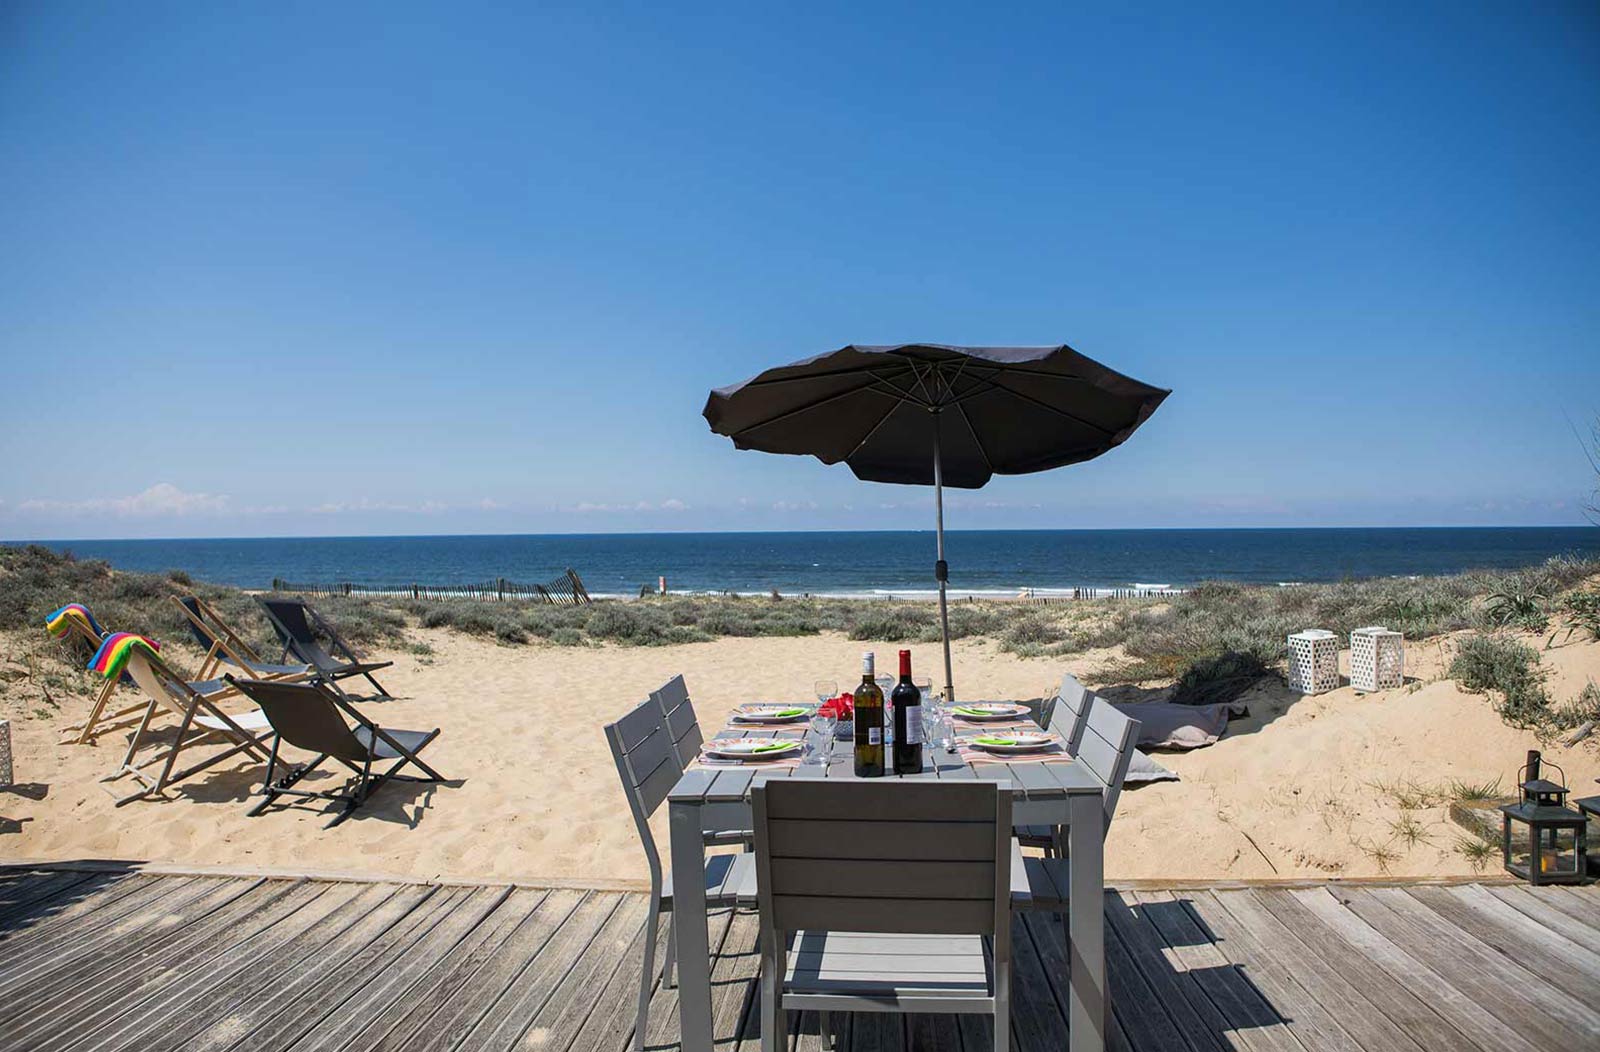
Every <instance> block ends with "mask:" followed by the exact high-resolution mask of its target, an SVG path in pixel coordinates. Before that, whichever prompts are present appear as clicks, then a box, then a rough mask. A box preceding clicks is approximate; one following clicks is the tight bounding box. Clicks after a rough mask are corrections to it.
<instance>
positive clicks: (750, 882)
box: [661, 853, 756, 909]
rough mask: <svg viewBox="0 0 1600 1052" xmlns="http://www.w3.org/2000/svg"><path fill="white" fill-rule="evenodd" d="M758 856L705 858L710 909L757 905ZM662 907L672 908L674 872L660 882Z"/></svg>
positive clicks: (743, 855) (669, 872)
mask: <svg viewBox="0 0 1600 1052" xmlns="http://www.w3.org/2000/svg"><path fill="white" fill-rule="evenodd" d="M755 904H756V857H755V856H754V855H751V854H747V853H740V854H737V855H712V856H710V857H709V858H707V859H706V905H707V906H754V905H755ZM661 908H662V909H671V908H672V871H671V870H668V871H667V872H666V874H665V875H664V876H663V879H662V883H661Z"/></svg>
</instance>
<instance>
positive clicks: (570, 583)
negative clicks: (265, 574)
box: [272, 567, 590, 606]
mask: <svg viewBox="0 0 1600 1052" xmlns="http://www.w3.org/2000/svg"><path fill="white" fill-rule="evenodd" d="M272 590H273V591H274V592H297V593H299V594H301V595H357V596H359V595H372V596H387V597H391V598H392V597H399V598H402V599H493V600H495V601H497V602H505V601H507V600H524V601H528V602H535V603H550V604H553V605H555V606H586V605H588V603H589V602H590V599H589V590H588V589H587V588H585V587H584V586H583V579H582V578H580V577H579V576H578V573H577V571H576V570H573V569H571V568H570V567H569V568H568V569H567V572H566V573H564V574H562V575H561V576H560V577H557V578H556V579H555V580H553V581H546V582H545V583H544V584H522V583H519V582H517V581H508V580H506V579H505V578H504V577H497V578H495V579H494V580H493V581H485V582H483V583H481V584H415V583H413V584H358V583H356V582H354V581H336V582H333V583H331V584H301V583H296V582H291V581H285V580H283V579H282V578H279V577H274V578H273V579H272Z"/></svg>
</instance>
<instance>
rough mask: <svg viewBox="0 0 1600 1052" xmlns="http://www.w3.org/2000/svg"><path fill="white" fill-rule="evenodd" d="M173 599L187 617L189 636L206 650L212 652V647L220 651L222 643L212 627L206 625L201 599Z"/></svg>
mask: <svg viewBox="0 0 1600 1052" xmlns="http://www.w3.org/2000/svg"><path fill="white" fill-rule="evenodd" d="M173 598H174V599H175V600H176V601H177V604H178V605H179V606H181V607H183V611H184V613H185V614H186V615H187V616H186V617H185V620H186V621H188V622H189V634H190V635H191V636H194V641H195V642H196V643H199V644H200V646H201V647H202V648H203V649H205V650H210V649H211V648H212V647H217V648H219V649H220V648H221V647H222V641H221V640H220V639H218V638H217V636H216V634H215V633H214V632H212V631H211V628H210V626H208V625H207V624H206V619H205V614H204V613H202V612H201V610H200V599H199V597H198V596H193V595H185V596H181V597H179V596H174V597H173Z"/></svg>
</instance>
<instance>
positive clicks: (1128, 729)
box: [1018, 694, 1139, 859]
mask: <svg viewBox="0 0 1600 1052" xmlns="http://www.w3.org/2000/svg"><path fill="white" fill-rule="evenodd" d="M1088 700H1089V707H1088V708H1089V711H1088V716H1087V718H1086V719H1085V720H1084V724H1083V728H1082V729H1081V730H1080V731H1079V732H1078V741H1077V743H1076V744H1075V745H1074V746H1073V750H1072V751H1073V755H1074V756H1075V757H1076V758H1077V760H1078V762H1079V763H1081V764H1083V766H1084V769H1085V770H1087V771H1088V772H1089V773H1090V774H1092V775H1093V776H1094V778H1095V781H1097V782H1099V783H1100V798H1101V806H1102V808H1103V809H1104V812H1105V824H1104V826H1103V829H1104V831H1105V835H1110V833H1111V819H1112V818H1113V817H1115V815H1116V813H1117V800H1118V799H1119V798H1120V797H1121V796H1122V782H1123V780H1124V779H1125V778H1127V776H1128V765H1129V764H1130V763H1132V762H1133V753H1134V744H1135V743H1136V742H1138V740H1139V721H1138V720H1136V719H1134V718H1133V717H1131V716H1128V715H1126V714H1124V713H1123V712H1121V711H1119V710H1118V709H1117V707H1116V706H1115V705H1112V704H1111V703H1110V702H1109V701H1106V700H1105V699H1104V698H1102V697H1100V696H1099V695H1098V694H1090V695H1088ZM1023 828H1025V829H1030V830H1031V829H1039V828H1049V827H1033V826H1027V827H1023ZM1018 840H1019V841H1020V842H1021V843H1022V845H1023V846H1025V847H1043V848H1044V853H1045V856H1046V857H1047V858H1054V859H1064V858H1065V857H1066V854H1067V838H1066V829H1065V828H1063V827H1060V826H1057V827H1055V828H1054V829H1053V830H1052V831H1051V835H1050V842H1049V843H1047V844H1039V843H1031V844H1030V843H1028V842H1027V841H1026V840H1024V839H1023V838H1022V836H1021V835H1020V831H1019V835H1018Z"/></svg>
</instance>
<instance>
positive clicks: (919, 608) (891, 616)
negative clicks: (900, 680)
mask: <svg viewBox="0 0 1600 1052" xmlns="http://www.w3.org/2000/svg"><path fill="white" fill-rule="evenodd" d="M930 629H931V630H932V631H933V632H934V633H936V634H937V632H938V631H939V614H938V611H937V610H936V609H933V608H931V607H930V605H929V604H927V603H870V604H862V606H861V608H860V609H859V610H858V611H857V612H855V614H854V615H853V617H852V620H851V622H850V625H849V627H848V628H847V630H846V632H845V634H846V635H848V636H849V637H850V638H851V639H871V640H877V641H880V642H884V643H902V642H908V641H910V640H914V639H918V638H920V637H921V636H922V634H923V632H925V631H927V630H930ZM935 638H937V635H936V636H935Z"/></svg>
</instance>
